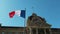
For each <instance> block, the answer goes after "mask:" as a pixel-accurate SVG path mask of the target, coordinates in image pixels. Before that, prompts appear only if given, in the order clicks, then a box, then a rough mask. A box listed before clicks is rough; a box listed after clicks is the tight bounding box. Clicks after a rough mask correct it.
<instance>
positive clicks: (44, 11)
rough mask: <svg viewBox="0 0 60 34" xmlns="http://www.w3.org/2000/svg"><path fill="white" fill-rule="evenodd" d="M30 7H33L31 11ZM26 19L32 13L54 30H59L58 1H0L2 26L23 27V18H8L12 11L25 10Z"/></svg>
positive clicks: (59, 9) (59, 10) (59, 12)
mask: <svg viewBox="0 0 60 34" xmlns="http://www.w3.org/2000/svg"><path fill="white" fill-rule="evenodd" d="M32 7H34V8H33V9H32ZM25 8H26V19H27V18H28V16H30V15H31V14H32V13H33V12H34V13H36V14H37V15H38V16H41V17H43V18H45V19H46V21H47V23H49V24H51V25H52V27H54V28H60V0H0V23H1V24H2V26H21V27H23V26H24V18H22V17H19V16H16V15H15V16H14V18H12V19H11V18H9V12H11V11H13V10H25Z"/></svg>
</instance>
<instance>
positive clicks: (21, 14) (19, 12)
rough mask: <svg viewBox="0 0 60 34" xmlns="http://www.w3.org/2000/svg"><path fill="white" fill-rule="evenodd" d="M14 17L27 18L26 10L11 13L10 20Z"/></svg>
mask: <svg viewBox="0 0 60 34" xmlns="http://www.w3.org/2000/svg"><path fill="white" fill-rule="evenodd" d="M14 15H17V16H21V17H23V18H25V10H16V11H11V12H10V13H9V17H10V18H13V16H14Z"/></svg>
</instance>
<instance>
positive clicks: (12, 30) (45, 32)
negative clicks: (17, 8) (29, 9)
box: [0, 13, 60, 34]
mask: <svg viewBox="0 0 60 34" xmlns="http://www.w3.org/2000/svg"><path fill="white" fill-rule="evenodd" d="M51 26H52V25H50V24H48V23H47V22H46V20H45V19H44V18H42V17H40V16H38V15H36V14H35V13H33V14H32V15H31V16H29V17H28V19H27V26H26V27H11V26H1V24H0V34H60V28H51Z"/></svg>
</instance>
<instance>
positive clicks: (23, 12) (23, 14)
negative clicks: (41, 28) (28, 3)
mask: <svg viewBox="0 0 60 34" xmlns="http://www.w3.org/2000/svg"><path fill="white" fill-rule="evenodd" d="M20 16H21V17H23V18H25V10H21V14H20Z"/></svg>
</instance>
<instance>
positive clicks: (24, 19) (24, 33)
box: [24, 8, 26, 34]
mask: <svg viewBox="0 0 60 34" xmlns="http://www.w3.org/2000/svg"><path fill="white" fill-rule="evenodd" d="M25 11H26V8H25ZM25 24H26V12H25V18H24V34H25Z"/></svg>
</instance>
